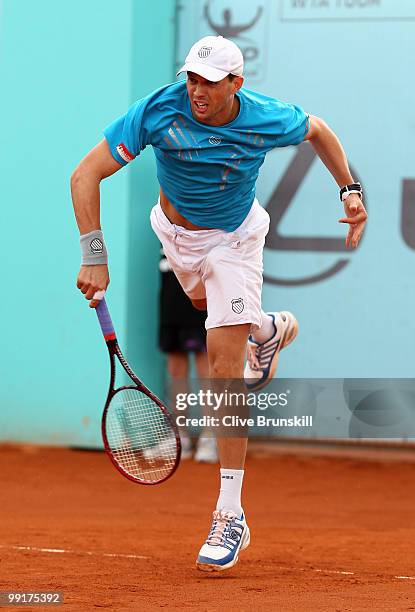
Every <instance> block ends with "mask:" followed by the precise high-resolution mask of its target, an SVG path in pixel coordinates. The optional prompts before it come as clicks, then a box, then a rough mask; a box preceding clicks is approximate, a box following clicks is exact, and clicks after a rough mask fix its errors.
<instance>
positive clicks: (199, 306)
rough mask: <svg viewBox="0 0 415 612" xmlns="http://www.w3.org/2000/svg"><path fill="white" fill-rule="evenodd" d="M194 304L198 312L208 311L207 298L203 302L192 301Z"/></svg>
mask: <svg viewBox="0 0 415 612" xmlns="http://www.w3.org/2000/svg"><path fill="white" fill-rule="evenodd" d="M192 304H193V306H194V307H195V308H196V310H207V303H206V298H205V299H203V300H192Z"/></svg>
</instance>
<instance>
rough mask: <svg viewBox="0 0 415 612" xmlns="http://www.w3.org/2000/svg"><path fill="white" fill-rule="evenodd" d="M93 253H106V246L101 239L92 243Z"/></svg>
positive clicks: (95, 239) (96, 239)
mask: <svg viewBox="0 0 415 612" xmlns="http://www.w3.org/2000/svg"><path fill="white" fill-rule="evenodd" d="M89 246H90V249H91V253H102V252H103V251H104V245H103V244H102V242H101V240H100V239H99V238H94V239H93V240H91V243H90V245H89Z"/></svg>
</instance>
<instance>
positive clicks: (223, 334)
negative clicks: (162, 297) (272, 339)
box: [207, 323, 251, 509]
mask: <svg viewBox="0 0 415 612" xmlns="http://www.w3.org/2000/svg"><path fill="white" fill-rule="evenodd" d="M250 327H251V325H250V324H249V323H245V324H243V325H228V326H225V327H215V328H213V329H209V330H208V333H207V350H208V360H209V376H210V378H213V379H234V380H238V381H239V380H241V381H242V379H243V371H244V361H245V353H246V343H247V339H248V336H249V330H250ZM217 444H218V450H219V459H220V464H221V466H222V468H224V469H232V470H243V468H244V464H245V455H246V446H247V438H245V437H244V438H236V437H230V438H225V437H223V436H218V438H217ZM227 509H229V508H227Z"/></svg>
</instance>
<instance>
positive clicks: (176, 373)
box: [167, 351, 192, 459]
mask: <svg viewBox="0 0 415 612" xmlns="http://www.w3.org/2000/svg"><path fill="white" fill-rule="evenodd" d="M167 371H168V373H169V375H170V381H169V383H168V384H169V395H170V401H171V402H172V405H174V401H173V396H176V395H177V393H178V392H179V390H180V392H181V393H187V392H188V385H187V380H188V375H189V356H188V354H187V353H184V352H181V351H174V352H170V353H167ZM172 391H173V393H172ZM179 433H180V440H181V444H182V459H191V457H192V441H191V439H190V436H189V432H188V431H187V428H186V427H179Z"/></svg>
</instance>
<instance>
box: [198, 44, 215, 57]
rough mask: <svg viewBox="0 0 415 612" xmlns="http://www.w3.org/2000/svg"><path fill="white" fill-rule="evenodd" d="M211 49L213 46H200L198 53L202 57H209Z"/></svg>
mask: <svg viewBox="0 0 415 612" xmlns="http://www.w3.org/2000/svg"><path fill="white" fill-rule="evenodd" d="M211 51H212V47H200V49H199V51H198V52H197V54H198V56H199V57H200V58H201V59H206V58H207V57H209V55H210V52H211Z"/></svg>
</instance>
